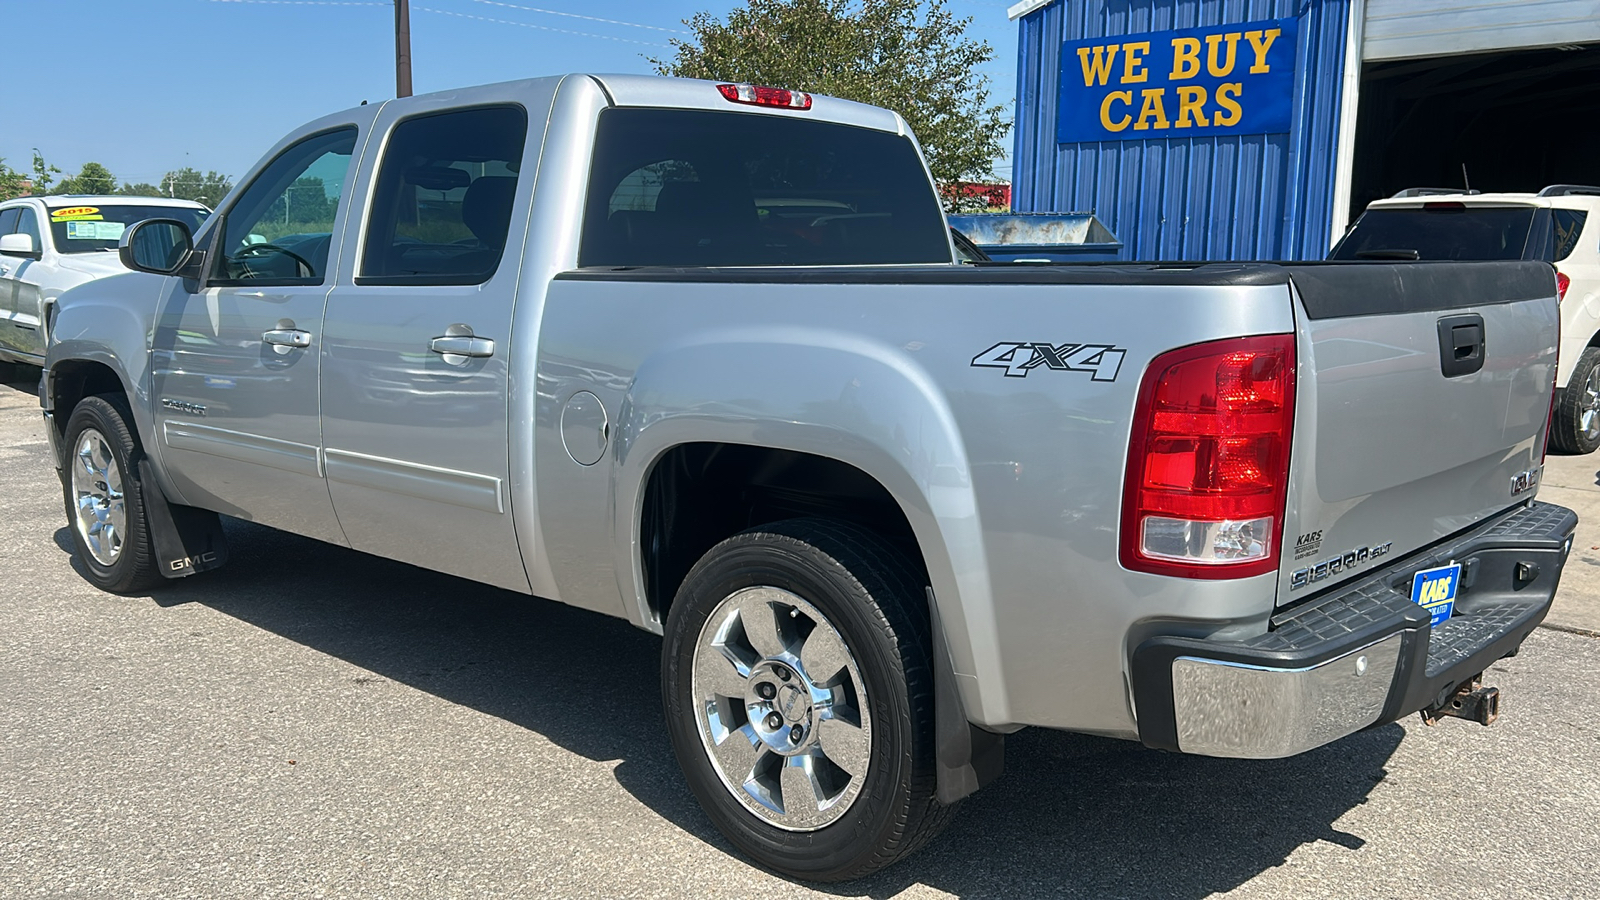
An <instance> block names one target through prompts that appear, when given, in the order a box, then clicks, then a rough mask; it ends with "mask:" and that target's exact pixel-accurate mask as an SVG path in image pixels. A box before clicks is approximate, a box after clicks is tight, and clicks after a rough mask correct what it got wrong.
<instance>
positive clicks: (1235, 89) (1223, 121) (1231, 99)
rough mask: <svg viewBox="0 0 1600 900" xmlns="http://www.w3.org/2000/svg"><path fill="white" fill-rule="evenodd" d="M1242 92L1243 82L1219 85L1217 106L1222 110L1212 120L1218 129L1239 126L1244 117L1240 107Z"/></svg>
mask: <svg viewBox="0 0 1600 900" xmlns="http://www.w3.org/2000/svg"><path fill="white" fill-rule="evenodd" d="M1242 90H1244V82H1242V81H1230V82H1228V83H1226V84H1219V85H1217V105H1218V106H1220V107H1222V109H1221V110H1219V111H1218V112H1217V114H1216V116H1215V117H1213V118H1212V122H1213V123H1215V124H1216V125H1217V126H1218V127H1223V126H1227V125H1237V124H1239V119H1240V118H1241V117H1243V116H1244V110H1243V109H1241V108H1240V107H1239V99H1238V98H1239V93H1240V91H1242ZM1230 95H1231V96H1230Z"/></svg>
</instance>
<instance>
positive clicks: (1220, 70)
mask: <svg viewBox="0 0 1600 900" xmlns="http://www.w3.org/2000/svg"><path fill="white" fill-rule="evenodd" d="M1224 42H1226V43H1227V45H1228V61H1227V62H1225V63H1219V62H1217V48H1218V47H1220V46H1222V45H1223V43H1224ZM1238 52H1239V32H1237V31H1235V32H1232V33H1230V34H1208V35H1206V71H1207V72H1210V73H1211V75H1212V77H1214V78H1226V77H1227V76H1228V75H1229V74H1231V73H1232V72H1233V62H1234V59H1235V57H1236V56H1237V55H1238Z"/></svg>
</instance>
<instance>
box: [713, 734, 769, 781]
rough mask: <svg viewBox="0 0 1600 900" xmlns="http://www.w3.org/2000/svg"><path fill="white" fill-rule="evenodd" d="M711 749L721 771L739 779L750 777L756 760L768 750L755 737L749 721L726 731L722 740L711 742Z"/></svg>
mask: <svg viewBox="0 0 1600 900" xmlns="http://www.w3.org/2000/svg"><path fill="white" fill-rule="evenodd" d="M712 751H713V752H714V753H716V755H717V762H718V763H720V764H721V766H722V771H723V772H725V773H727V775H728V777H730V778H735V779H738V780H741V781H743V780H746V779H748V778H749V777H750V773H751V772H753V771H754V770H755V765H756V762H757V761H758V760H759V759H760V758H761V756H762V754H763V753H766V752H768V751H767V750H766V749H765V748H763V747H762V746H761V739H760V738H757V737H756V735H755V730H754V729H752V728H751V727H750V725H749V723H745V724H744V725H743V726H742V727H740V728H735V729H733V730H732V731H729V732H727V734H726V735H724V736H723V738H722V740H720V741H717V742H716V743H714V744H712Z"/></svg>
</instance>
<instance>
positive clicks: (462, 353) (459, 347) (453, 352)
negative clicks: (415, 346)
mask: <svg viewBox="0 0 1600 900" xmlns="http://www.w3.org/2000/svg"><path fill="white" fill-rule="evenodd" d="M428 349H429V350H432V351H433V352H435V353H438V354H440V355H441V356H443V357H444V361H445V362H447V363H454V362H456V360H452V359H451V358H450V357H452V356H454V357H459V358H460V360H461V361H465V360H468V359H482V358H484V357H486V356H493V355H494V341H491V340H489V339H488V338H482V337H476V336H473V335H470V334H447V335H443V336H441V337H436V338H434V339H433V340H431V341H429V342H428Z"/></svg>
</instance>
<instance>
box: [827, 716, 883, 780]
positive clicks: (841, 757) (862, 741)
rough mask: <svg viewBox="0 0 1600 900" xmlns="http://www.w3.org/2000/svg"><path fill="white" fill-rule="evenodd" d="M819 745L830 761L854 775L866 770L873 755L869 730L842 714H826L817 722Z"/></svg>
mask: <svg viewBox="0 0 1600 900" xmlns="http://www.w3.org/2000/svg"><path fill="white" fill-rule="evenodd" d="M817 746H818V747H819V748H821V752H822V754H823V755H824V756H826V757H827V758H828V760H829V761H830V762H832V763H833V764H834V765H836V766H838V767H839V768H840V769H843V770H844V771H845V772H847V773H849V774H850V775H853V776H860V775H862V774H864V773H865V772H866V770H867V760H868V759H870V758H871V755H872V738H871V737H870V736H869V735H868V734H867V730H866V729H865V728H862V727H861V725H860V724H859V723H856V722H850V721H847V720H845V719H844V718H843V717H840V716H826V717H824V718H823V719H822V720H821V721H820V722H818V723H817Z"/></svg>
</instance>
